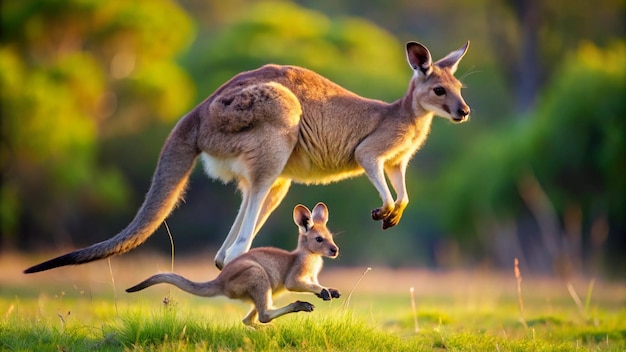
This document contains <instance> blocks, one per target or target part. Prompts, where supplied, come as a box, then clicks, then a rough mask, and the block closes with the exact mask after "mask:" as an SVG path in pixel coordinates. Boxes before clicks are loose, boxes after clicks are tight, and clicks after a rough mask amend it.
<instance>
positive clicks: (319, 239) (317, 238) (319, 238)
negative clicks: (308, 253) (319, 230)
mask: <svg viewBox="0 0 626 352" xmlns="http://www.w3.org/2000/svg"><path fill="white" fill-rule="evenodd" d="M315 240H316V241H317V242H319V243H322V242H324V239H323V238H322V236H317V237H315Z"/></svg>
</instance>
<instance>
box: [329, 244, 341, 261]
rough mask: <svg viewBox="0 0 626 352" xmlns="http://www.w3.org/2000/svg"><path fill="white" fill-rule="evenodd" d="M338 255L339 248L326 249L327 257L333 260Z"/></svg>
mask: <svg viewBox="0 0 626 352" xmlns="http://www.w3.org/2000/svg"><path fill="white" fill-rule="evenodd" d="M338 255H339V247H337V246H331V247H330V248H328V256H329V257H331V258H335V257H337V256H338Z"/></svg>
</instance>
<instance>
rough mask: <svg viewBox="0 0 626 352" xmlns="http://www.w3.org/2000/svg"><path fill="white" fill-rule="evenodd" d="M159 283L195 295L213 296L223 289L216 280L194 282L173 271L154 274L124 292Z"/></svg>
mask: <svg viewBox="0 0 626 352" xmlns="http://www.w3.org/2000/svg"><path fill="white" fill-rule="evenodd" d="M161 283H166V284H172V285H174V286H176V287H178V288H180V289H181V290H183V291H186V292H189V293H191V294H194V295H196V296H203V297H215V296H219V295H222V294H223V293H222V291H223V290H222V289H221V286H220V285H219V284H218V283H217V281H216V280H214V281H208V282H194V281H191V280H188V279H185V278H184V277H182V276H180V275H178V274H174V273H163V274H156V275H154V276H152V277H149V278H148V279H146V280H144V281H142V282H140V283H138V284H137V285H135V286H133V287H131V288H128V289H126V292H137V291H141V290H143V289H144V288H147V287H150V286H152V285H156V284H161Z"/></svg>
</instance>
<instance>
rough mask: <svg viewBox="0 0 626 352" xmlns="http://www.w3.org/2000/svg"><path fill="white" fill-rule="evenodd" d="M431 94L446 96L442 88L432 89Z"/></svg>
mask: <svg viewBox="0 0 626 352" xmlns="http://www.w3.org/2000/svg"><path fill="white" fill-rule="evenodd" d="M433 92H435V95H439V96H441V95H444V94H446V90H445V89H444V88H443V87H435V88H433Z"/></svg>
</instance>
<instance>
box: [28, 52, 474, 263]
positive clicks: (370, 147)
mask: <svg viewBox="0 0 626 352" xmlns="http://www.w3.org/2000/svg"><path fill="white" fill-rule="evenodd" d="M468 46H469V42H468V43H467V44H466V45H465V46H464V47H462V48H460V49H458V50H456V51H453V52H451V53H450V54H448V55H447V56H446V57H444V58H443V59H441V60H439V61H437V62H435V63H433V62H432V59H431V56H430V52H429V51H428V49H426V47H424V46H423V45H421V44H418V43H415V42H410V43H408V44H407V47H406V54H407V60H408V62H409V65H410V66H411V68H412V69H413V72H414V74H413V77H412V79H411V80H410V83H409V88H408V91H407V94H406V95H405V96H404V97H402V98H401V99H399V100H397V101H396V102H394V103H391V104H389V103H385V102H382V101H378V100H372V99H367V98H363V97H360V96H358V95H356V94H354V93H352V92H350V91H348V90H346V89H344V88H342V87H340V86H339V85H337V84H335V83H333V82H331V81H329V80H328V79H326V78H324V77H322V76H320V75H318V74H316V73H315V72H313V71H310V70H307V69H304V68H300V67H295V66H278V65H266V66H263V67H261V68H259V69H257V70H253V71H248V72H243V73H240V74H238V75H237V76H235V77H233V78H232V79H231V80H230V81H228V82H226V83H225V84H224V85H222V87H220V88H219V89H218V90H217V91H215V92H214V93H213V94H212V95H211V96H209V97H208V98H207V99H206V100H205V101H204V102H202V103H201V104H199V105H198V106H197V107H196V108H194V109H193V110H192V111H191V112H189V113H188V114H187V115H186V116H184V117H183V118H182V119H181V121H180V122H179V123H178V125H177V126H176V127H175V128H174V130H173V131H172V133H171V135H170V136H169V137H168V139H167V141H166V143H165V146H164V147H163V151H162V152H161V156H160V158H159V163H158V166H157V170H156V172H155V174H154V177H153V180H152V185H151V187H150V190H149V192H148V194H147V196H146V200H145V202H144V204H143V205H142V207H141V208H140V209H139V211H138V212H137V215H136V216H135V218H134V219H133V221H132V222H131V223H130V224H129V225H128V227H127V228H126V229H124V230H123V231H122V232H120V233H119V234H117V235H116V236H114V237H113V238H111V239H109V240H106V241H104V242H101V243H98V244H95V245H92V246H90V247H87V248H84V249H79V250H76V251H74V252H71V253H69V254H66V255H63V256H61V257H58V258H54V259H52V260H50V261H48V262H44V263H42V264H39V265H36V266H34V267H31V268H29V269H27V270H26V272H27V273H30V272H37V271H42V270H47V269H51V268H54V267H58V266H62V265H69V264H80V263H86V262H89V261H92V260H96V259H100V258H106V257H108V256H111V255H114V254H120V253H124V252H127V251H129V250H131V249H132V248H134V247H136V246H138V245H139V244H141V243H143V242H144V241H145V240H146V238H148V237H149V236H150V235H151V234H152V232H153V231H154V230H155V229H156V228H157V227H158V226H159V225H160V224H161V223H162V222H163V220H164V219H165V218H166V217H167V215H168V214H169V213H170V212H171V211H172V209H173V208H174V206H175V204H176V202H177V201H178V199H179V198H180V197H181V195H182V192H183V189H184V185H185V183H186V182H187V178H188V175H189V172H190V170H191V168H192V167H193V165H194V161H195V159H196V158H197V156H198V155H202V158H203V161H204V166H205V169H206V171H207V173H208V174H209V175H210V176H211V177H213V178H217V179H220V180H222V181H223V182H230V181H235V182H237V184H238V187H239V189H240V190H241V193H242V198H243V199H242V203H241V207H240V209H239V213H238V215H237V217H236V219H235V222H234V223H233V225H232V227H231V230H230V231H229V233H228V236H227V237H226V240H225V241H224V244H223V245H222V247H221V248H220V250H219V251H218V253H217V256H216V258H215V260H216V264H217V266H218V267H220V268H221V267H223V265H224V264H225V263H227V262H229V261H231V260H233V259H234V258H236V257H237V256H238V255H240V254H242V253H245V252H246V251H248V249H249V248H250V246H251V244H252V240H253V239H254V236H255V235H256V233H257V232H258V231H259V229H260V228H261V227H262V226H263V224H264V223H265V221H266V220H267V218H268V216H269V215H270V214H271V213H272V211H273V210H274V209H275V208H276V207H277V206H278V204H280V202H281V201H282V199H283V198H284V196H285V195H286V193H287V191H288V190H289V186H290V185H291V182H292V181H295V182H299V183H304V184H327V183H329V182H335V181H339V180H343V179H346V178H350V177H353V176H357V175H360V174H362V173H365V174H366V175H367V177H368V178H369V179H370V181H371V182H372V184H373V185H374V187H375V188H376V190H377V191H378V193H379V195H380V197H381V199H382V202H383V204H382V206H381V207H380V208H376V209H374V210H372V218H373V219H374V220H382V223H383V229H386V228H389V227H392V226H395V225H396V224H397V223H398V221H400V218H401V216H402V212H403V211H404V209H405V208H406V206H407V204H408V202H409V197H408V194H407V192H406V186H405V172H406V168H407V165H408V162H409V160H410V159H411V158H412V156H413V155H414V154H415V153H416V152H417V150H418V149H419V148H420V147H421V146H422V144H423V143H424V141H425V140H426V137H427V135H428V132H429V130H430V125H431V121H432V118H433V116H434V115H435V114H436V115H440V116H442V117H445V118H448V119H450V120H451V121H454V122H462V121H465V120H467V119H468V118H469V113H470V110H469V107H468V106H467V104H465V102H464V101H463V98H462V96H461V83H460V82H459V81H458V80H457V79H456V78H455V77H454V72H455V71H456V68H457V65H458V63H459V61H460V60H461V58H462V57H463V55H464V54H465V52H466V51H467V48H468ZM442 92H443V93H442ZM438 93H441V94H438ZM385 174H386V175H387V177H388V178H389V181H390V182H391V185H392V187H393V189H394V191H395V193H396V199H395V200H394V198H393V196H392V194H391V192H390V190H389V187H388V185H387V182H386V180H385Z"/></svg>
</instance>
